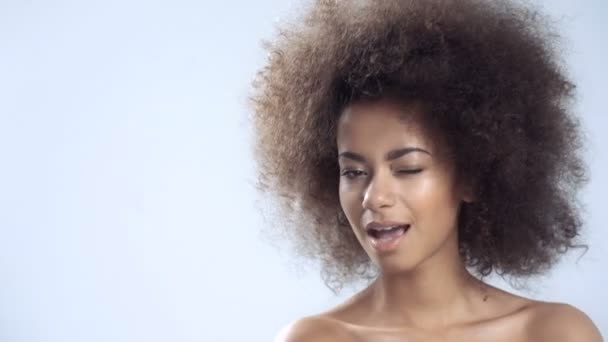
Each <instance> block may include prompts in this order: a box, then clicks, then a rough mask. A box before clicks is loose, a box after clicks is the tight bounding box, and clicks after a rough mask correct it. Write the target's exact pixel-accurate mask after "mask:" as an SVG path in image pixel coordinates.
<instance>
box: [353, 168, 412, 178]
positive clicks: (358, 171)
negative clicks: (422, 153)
mask: <svg viewBox="0 0 608 342" xmlns="http://www.w3.org/2000/svg"><path fill="white" fill-rule="evenodd" d="M421 171H422V169H415V170H399V171H397V173H401V174H404V173H405V174H410V175H411V174H416V173H420V172H421ZM364 172H365V171H361V170H344V171H342V173H341V176H342V177H346V178H349V179H350V178H356V177H357V176H356V175H354V173H359V174H360V173H364Z"/></svg>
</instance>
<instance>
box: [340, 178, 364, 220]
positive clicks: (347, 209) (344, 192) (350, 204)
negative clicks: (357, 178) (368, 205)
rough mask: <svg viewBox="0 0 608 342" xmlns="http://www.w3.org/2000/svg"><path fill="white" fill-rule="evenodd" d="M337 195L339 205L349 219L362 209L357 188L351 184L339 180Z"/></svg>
mask: <svg viewBox="0 0 608 342" xmlns="http://www.w3.org/2000/svg"><path fill="white" fill-rule="evenodd" d="M339 197H340V206H341V207H342V210H343V211H344V213H345V214H346V216H347V217H348V218H349V219H351V218H354V217H355V215H358V213H359V212H360V211H361V210H362V208H361V202H360V201H359V197H360V193H359V190H358V189H357V188H356V187H354V186H353V185H352V184H350V185H348V184H345V183H343V182H340V186H339Z"/></svg>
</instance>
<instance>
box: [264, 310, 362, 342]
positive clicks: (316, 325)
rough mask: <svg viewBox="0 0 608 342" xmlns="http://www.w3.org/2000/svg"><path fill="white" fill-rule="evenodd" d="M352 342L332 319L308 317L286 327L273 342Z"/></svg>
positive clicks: (342, 328) (351, 337)
mask: <svg viewBox="0 0 608 342" xmlns="http://www.w3.org/2000/svg"><path fill="white" fill-rule="evenodd" d="M310 341H316V342H329V341H331V342H354V339H353V335H352V334H350V333H349V332H348V330H347V329H346V328H345V327H344V326H343V325H341V324H340V323H339V321H336V320H334V319H330V318H326V317H323V316H309V317H304V318H300V319H298V320H295V321H293V322H291V323H289V324H288V325H286V326H285V327H284V328H283V329H281V331H280V332H279V334H278V335H277V337H276V338H275V342H310Z"/></svg>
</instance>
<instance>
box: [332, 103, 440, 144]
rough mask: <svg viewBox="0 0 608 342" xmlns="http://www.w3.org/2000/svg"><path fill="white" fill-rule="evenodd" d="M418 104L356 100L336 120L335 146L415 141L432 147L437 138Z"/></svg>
mask: <svg viewBox="0 0 608 342" xmlns="http://www.w3.org/2000/svg"><path fill="white" fill-rule="evenodd" d="M424 114H425V112H424V109H423V106H422V105H421V104H420V103H410V104H402V103H398V102H396V101H392V100H388V99H382V100H377V101H373V102H372V101H365V102H362V101H360V102H355V103H352V104H350V105H349V106H347V107H346V108H345V109H344V111H343V112H342V114H341V115H340V118H339V120H338V131H337V143H338V149H359V150H361V149H365V148H368V147H370V146H371V147H373V146H378V147H381V146H382V145H384V144H388V145H407V144H414V145H419V146H424V147H426V148H428V149H432V148H433V145H435V144H434V143H433V142H434V141H435V140H436V138H437V134H432V133H434V130H431V129H429V125H428V124H427V123H426V120H425V117H424ZM391 147H398V146H391Z"/></svg>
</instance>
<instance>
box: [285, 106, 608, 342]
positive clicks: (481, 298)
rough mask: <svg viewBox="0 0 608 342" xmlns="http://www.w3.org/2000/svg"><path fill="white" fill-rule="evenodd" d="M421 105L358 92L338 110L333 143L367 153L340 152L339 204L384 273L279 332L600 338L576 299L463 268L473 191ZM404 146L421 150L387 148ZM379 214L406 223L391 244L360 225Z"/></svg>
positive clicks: (304, 337)
mask: <svg viewBox="0 0 608 342" xmlns="http://www.w3.org/2000/svg"><path fill="white" fill-rule="evenodd" d="M422 113H423V108H422V106H420V105H416V104H410V105H403V104H398V103H396V102H395V101H390V100H387V99H383V100H379V101H376V102H356V103H353V104H351V105H350V106H348V107H347V108H346V109H345V111H344V112H343V113H342V115H341V117H340V121H339V123H338V136H337V144H338V153H339V154H342V153H343V152H351V153H355V154H357V155H359V156H360V157H361V158H362V159H363V161H361V160H354V159H352V158H349V157H340V158H339V163H340V189H339V193H340V204H341V206H342V209H343V210H344V213H345V214H346V217H347V218H348V221H349V223H350V224H351V227H353V230H354V233H355V235H356V236H357V238H358V240H359V242H360V243H361V245H362V246H363V248H364V249H365V251H366V252H367V254H368V255H369V257H370V258H371V259H372V260H373V261H374V262H375V263H376V264H377V265H378V266H379V267H380V269H381V275H380V276H379V278H378V279H376V280H375V281H374V282H373V283H372V284H371V285H370V286H369V287H367V288H366V289H364V290H363V291H361V292H359V293H358V294H356V295H355V296H353V297H352V298H350V299H349V300H348V301H346V302H345V303H343V304H341V305H339V306H338V307H336V308H334V309H332V310H329V311H327V312H324V313H321V314H318V315H315V316H311V317H306V318H303V319H300V320H298V321H296V322H293V323H292V324H290V325H289V326H287V327H285V328H284V329H283V330H282V331H281V333H279V335H278V336H277V339H276V340H277V341H288V342H300V341H334V342H340V341H386V342H391V341H554V342H555V341H558V342H559V341H578V342H596V341H602V338H601V336H600V333H599V331H598V329H597V328H596V327H595V326H594V324H593V323H592V322H591V320H590V319H589V318H588V317H587V316H586V315H585V314H584V313H582V312H581V311H579V310H578V309H576V308H574V307H572V306H569V305H566V304H558V303H547V302H539V301H534V300H530V299H526V298H522V297H519V296H516V295H513V294H510V293H507V292H505V291H502V290H500V289H497V288H495V287H492V286H490V285H487V284H484V283H482V282H481V281H479V280H477V279H476V278H474V277H473V276H472V275H470V274H469V273H468V271H467V270H466V268H465V266H464V264H463V262H462V260H461V259H460V257H459V254H458V233H457V229H456V219H457V216H458V210H459V207H460V203H461V201H474V200H475V199H474V198H472V196H471V193H470V189H468V188H467V186H466V185H465V184H462V183H461V182H458V181H457V180H456V179H455V176H454V174H453V163H452V161H451V160H449V158H447V155H446V153H445V152H446V151H445V149H444V146H442V139H441V136H440V135H439V134H437V132H436V131H434V130H432V129H430V128H428V127H425V125H423V124H422V121H421V120H420V115H421V114H422ZM406 147H407V148H409V147H415V148H419V149H423V150H425V151H427V152H420V151H414V152H410V153H406V154H403V155H402V156H400V157H398V158H394V159H391V160H388V159H387V158H386V156H387V154H389V152H390V151H394V150H398V149H402V148H406ZM358 159H360V158H358ZM418 170H419V171H418ZM345 172H346V173H345ZM384 220H390V221H397V222H404V223H410V224H411V227H410V229H409V230H408V231H407V233H406V235H405V236H404V237H403V238H402V240H401V242H400V245H399V247H398V249H397V250H396V251H394V252H390V253H386V254H379V253H377V252H376V251H375V250H374V249H373V248H372V247H371V245H370V243H369V239H368V236H367V234H366V233H365V225H366V224H367V223H369V222H371V221H384Z"/></svg>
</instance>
